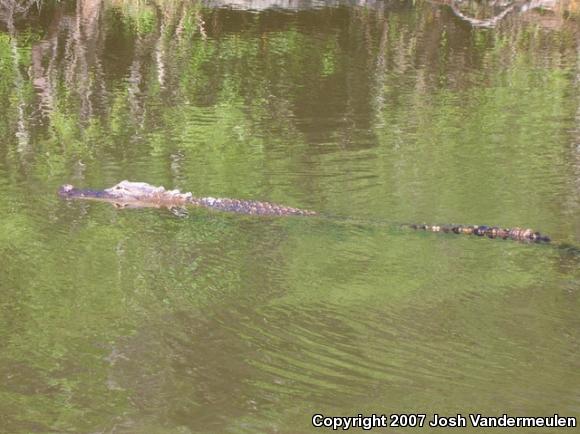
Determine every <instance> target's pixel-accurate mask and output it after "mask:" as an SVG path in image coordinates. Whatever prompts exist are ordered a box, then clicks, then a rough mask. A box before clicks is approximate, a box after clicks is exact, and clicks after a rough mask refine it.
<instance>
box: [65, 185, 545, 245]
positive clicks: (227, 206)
mask: <svg viewBox="0 0 580 434" xmlns="http://www.w3.org/2000/svg"><path fill="white" fill-rule="evenodd" d="M59 195H60V196H61V197H63V198H66V199H86V200H97V201H105V202H109V203H112V204H113V205H115V206H116V207H119V208H127V207H130V208H143V207H155V208H169V209H176V208H183V207H187V206H193V207H204V208H209V209H214V210H219V211H226V212H233V213H239V214H247V215H255V216H318V215H319V213H317V212H316V211H310V210H306V209H300V208H293V207H290V206H284V205H278V204H275V203H270V202H260V201H256V200H238V199H227V198H215V197H195V196H193V194H192V193H182V192H180V191H179V190H166V189H165V188H164V187H156V186H153V185H150V184H148V183H146V182H131V181H121V182H120V183H118V184H117V185H114V186H113V187H111V188H107V189H105V190H85V189H80V188H77V187H74V186H73V185H70V184H66V185H63V186H62V187H61V188H60V189H59ZM402 226H403V227H407V228H411V229H414V230H423V231H428V232H444V233H453V234H466V235H477V236H480V237H488V238H501V239H505V240H507V239H509V240H516V241H531V242H543V243H549V242H550V237H548V236H546V235H544V234H541V233H540V232H537V231H534V230H532V229H526V228H519V227H515V228H507V229H506V228H499V227H495V226H477V225H456V224H451V225H427V224H406V225H402Z"/></svg>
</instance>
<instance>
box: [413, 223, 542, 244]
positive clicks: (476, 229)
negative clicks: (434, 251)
mask: <svg viewBox="0 0 580 434" xmlns="http://www.w3.org/2000/svg"><path fill="white" fill-rule="evenodd" d="M403 226H404V227H408V228H411V229H415V230H423V231H427V232H444V233H453V234H465V235H477V236H479V237H488V238H501V239H504V240H515V241H531V242H537V243H549V242H550V241H551V239H550V237H548V236H547V235H544V234H541V233H540V232H537V231H534V230H533V229H523V228H508V229H504V228H499V227H496V226H477V225H472V226H469V225H426V224H410V225H403Z"/></svg>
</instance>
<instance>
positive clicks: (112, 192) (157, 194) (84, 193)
mask: <svg viewBox="0 0 580 434" xmlns="http://www.w3.org/2000/svg"><path fill="white" fill-rule="evenodd" d="M58 193H59V195H60V196H61V197H64V198H68V199H87V200H100V201H105V202H110V203H112V204H113V205H115V206H117V207H137V208H140V207H168V208H171V207H174V206H180V205H184V204H185V203H187V202H189V201H191V199H192V194H191V193H181V192H180V191H179V190H166V189H165V188H164V187H156V186H153V185H150V184H147V183H146V182H131V181H121V182H119V183H118V184H117V185H114V186H113V187H111V188H106V189H105V190H84V189H80V188H76V187H74V186H73V185H70V184H65V185H63V186H62V187H61V188H60V189H59V191H58Z"/></svg>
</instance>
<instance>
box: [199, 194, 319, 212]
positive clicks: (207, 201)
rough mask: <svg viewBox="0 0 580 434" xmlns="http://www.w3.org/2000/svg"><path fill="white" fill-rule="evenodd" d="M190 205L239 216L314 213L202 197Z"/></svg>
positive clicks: (253, 201)
mask: <svg viewBox="0 0 580 434" xmlns="http://www.w3.org/2000/svg"><path fill="white" fill-rule="evenodd" d="M192 203H194V204H196V205H199V206H203V207H206V208H212V209H215V210H219V211H227V212H235V213H239V214H249V215H261V216H291V215H294V216H315V215H317V213H316V211H310V210H306V209H300V208H292V207H289V206H284V205H277V204H275V203H270V202H260V201H256V200H238V199H226V198H217V199H216V198H213V197H202V198H200V199H192Z"/></svg>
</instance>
